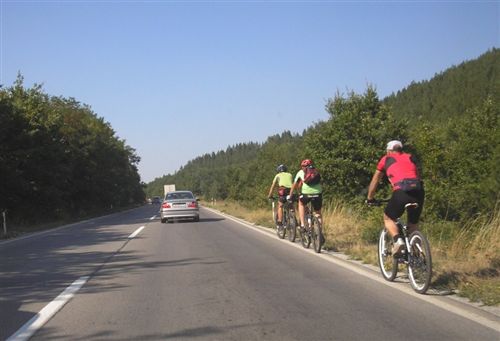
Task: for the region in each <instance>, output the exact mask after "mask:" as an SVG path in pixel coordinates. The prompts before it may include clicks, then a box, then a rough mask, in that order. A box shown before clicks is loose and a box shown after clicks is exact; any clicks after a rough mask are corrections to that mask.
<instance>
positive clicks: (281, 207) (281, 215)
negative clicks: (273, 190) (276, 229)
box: [278, 197, 283, 225]
mask: <svg viewBox="0 0 500 341" xmlns="http://www.w3.org/2000/svg"><path fill="white" fill-rule="evenodd" d="M282 221H283V202H282V201H281V197H279V198H278V225H280V224H281V222H282Z"/></svg>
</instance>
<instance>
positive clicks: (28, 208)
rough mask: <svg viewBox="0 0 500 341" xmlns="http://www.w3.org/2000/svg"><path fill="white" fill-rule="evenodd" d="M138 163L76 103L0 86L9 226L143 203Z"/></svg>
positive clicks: (0, 156) (0, 155)
mask: <svg viewBox="0 0 500 341" xmlns="http://www.w3.org/2000/svg"><path fill="white" fill-rule="evenodd" d="M138 162H139V157H138V156H137V155H136V154H135V151H134V149H132V148H131V147H130V146H127V145H126V144H125V143H124V141H123V140H120V139H119V138H117V137H116V135H115V132H114V131H113V129H112V128H111V126H110V124H109V123H106V122H104V120H103V119H102V118H99V117H97V115H96V114H95V113H94V112H93V111H92V110H91V109H90V107H88V106H86V105H83V104H81V103H79V102H77V101H76V100H75V99H73V98H63V97H51V96H49V95H47V94H46V93H44V92H43V90H42V89H41V86H38V85H35V86H34V87H32V88H30V89H26V88H25V87H24V86H23V79H22V77H21V76H19V77H18V79H17V81H16V83H15V84H14V85H13V86H12V87H9V88H0V179H1V182H0V193H1V195H0V209H2V210H7V216H8V220H9V225H11V226H12V224H14V225H16V224H28V223H40V222H48V221H53V220H61V219H62V220H64V219H67V218H70V219H75V218H77V217H80V216H85V215H88V214H96V213H100V212H104V211H106V210H109V209H110V208H116V207H126V206H129V205H130V204H133V203H138V202H143V201H144V191H143V187H142V185H141V183H140V177H139V175H138V171H137V163H138Z"/></svg>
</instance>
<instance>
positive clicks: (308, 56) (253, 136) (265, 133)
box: [0, 0, 500, 183]
mask: <svg viewBox="0 0 500 341" xmlns="http://www.w3.org/2000/svg"><path fill="white" fill-rule="evenodd" d="M499 22H500V2H499V1H252V0H247V1H189V0H187V1H160V0H157V1H154V0H150V1H126V0H122V1H113V0H109V1H106V0H102V1H85V0H81V1H79V0H66V1H64V0H60V1H57V0H52V1H44V0H36V1H23V0H0V84H2V85H3V86H7V87H8V86H11V85H12V84H13V82H14V81H15V79H16V77H17V74H18V73H19V72H20V73H21V74H22V75H23V77H24V84H25V86H26V87H31V86H32V85H33V84H35V83H36V84H42V85H43V90H44V91H45V92H46V93H48V94H49V95H52V96H63V97H66V98H69V97H72V98H75V99H76V100H78V101H79V102H81V103H84V104H87V105H89V106H90V107H91V108H92V110H93V111H94V112H95V113H96V114H97V115H98V116H99V117H103V118H104V120H105V121H107V122H109V123H110V124H111V126H112V128H113V129H114V130H115V132H116V135H117V136H118V137H119V138H120V139H123V140H125V141H126V143H127V144H128V145H129V146H131V147H133V148H134V149H135V150H136V153H137V155H138V156H140V157H141V162H140V163H139V166H138V168H139V173H140V175H141V179H142V181H144V182H146V183H148V182H150V181H152V180H153V179H155V178H157V177H161V176H163V175H165V174H169V173H174V172H176V171H177V170H179V168H180V167H181V166H183V165H185V164H186V163H187V162H188V161H189V160H192V159H194V158H196V157H198V156H201V155H203V154H205V153H212V152H217V151H219V150H225V149H226V148H227V147H228V146H232V145H235V144H238V143H244V142H265V140H266V139H267V138H268V137H269V136H272V135H275V134H279V133H281V132H283V131H285V130H289V131H292V132H294V133H302V131H303V130H304V129H305V128H307V127H309V126H311V125H312V124H314V123H315V122H319V121H322V120H327V119H328V114H327V112H326V111H325V104H326V102H327V100H328V99H329V98H333V97H334V96H335V95H336V94H338V93H340V94H346V93H348V92H350V91H354V92H356V93H363V92H364V91H365V90H366V88H367V87H368V86H369V85H372V86H374V87H375V88H376V90H377V93H378V95H379V97H380V99H383V98H384V97H385V96H388V95H390V94H391V93H393V92H397V91H398V90H401V89H403V88H404V87H406V86H408V85H409V84H410V83H411V82H412V81H416V82H418V81H422V80H427V79H430V78H432V77H433V76H434V75H435V74H436V73H439V72H442V71H444V70H445V69H447V68H449V67H451V66H453V65H458V64H460V63H461V62H463V61H466V60H471V59H475V58H477V57H479V56H480V55H481V54H483V53H485V52H486V51H487V50H488V49H491V48H493V47H497V48H498V47H500V28H499Z"/></svg>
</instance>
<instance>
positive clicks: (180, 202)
mask: <svg viewBox="0 0 500 341" xmlns="http://www.w3.org/2000/svg"><path fill="white" fill-rule="evenodd" d="M160 218H161V222H162V223H166V222H169V221H173V220H174V219H193V220H194V221H199V220H200V209H199V207H198V199H196V198H195V196H194V195H193V193H191V192H190V191H175V192H168V193H167V194H166V195H165V199H164V200H163V203H162V204H161V208H160Z"/></svg>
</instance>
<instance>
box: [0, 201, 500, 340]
mask: <svg viewBox="0 0 500 341" xmlns="http://www.w3.org/2000/svg"><path fill="white" fill-rule="evenodd" d="M157 211H158V206H152V205H149V206H144V207H141V208H138V209H135V210H131V211H127V212H123V213H120V214H114V215H112V216H107V217H103V218H99V219H96V220H91V221H87V222H82V223H80V224H75V225H72V226H69V227H65V228H61V229H58V230H55V231H51V232H47V233H44V234H41V235H36V236H33V237H29V238H25V239H21V240H18V241H12V242H8V243H3V244H0V259H1V260H2V261H1V263H0V340H3V339H7V338H8V337H9V336H12V335H14V336H19V339H22V338H23V337H28V336H29V335H31V333H32V334H33V336H32V339H34V340H54V339H64V340H88V339H106V340H160V339H173V340H401V339H404V340H499V339H500V335H499V328H498V324H499V320H498V317H497V316H494V315H491V316H489V315H488V316H486V315H484V316H483V317H484V318H485V319H489V321H490V327H487V326H485V325H484V324H480V323H477V322H475V321H474V320H471V319H469V318H466V317H464V316H465V315H459V314H456V313H453V312H449V311H448V310H446V309H443V308H441V307H440V306H438V305H436V304H432V303H429V302H427V301H425V300H421V299H420V298H418V297H416V296H414V295H409V294H407V293H405V292H402V291H400V290H395V289H394V288H392V287H390V286H388V285H385V284H384V283H380V282H378V281H375V280H373V279H371V278H369V277H367V276H363V275H360V274H359V273H358V272H357V271H351V270H349V269H347V268H345V267H343V266H337V265H335V264H333V263H331V262H328V261H325V260H323V259H321V258H319V257H317V256H315V255H314V254H313V253H310V252H304V250H302V249H300V248H296V247H293V245H291V244H290V243H289V242H288V241H283V240H278V239H277V237H275V236H273V235H271V236H270V235H268V234H266V233H258V232H257V231H255V229H252V228H249V227H245V226H244V225H242V224H239V223H237V222H235V221H233V220H232V219H229V218H227V217H224V216H221V215H218V214H216V213H214V212H211V211H209V210H207V209H203V208H202V209H201V221H200V222H198V223H196V222H176V223H173V224H161V223H160V221H159V219H158V216H157V213H158V212H157ZM153 216H155V218H153ZM400 285H405V284H400ZM68 290H69V291H68ZM49 308H50V309H49ZM44 316H45V317H46V321H41V320H42V317H44ZM491 325H492V326H493V327H491ZM16 333H17V334H16Z"/></svg>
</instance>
